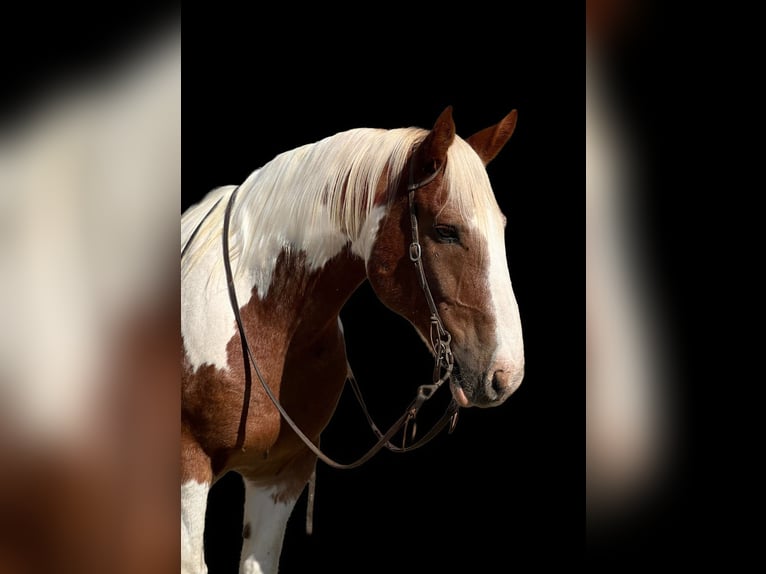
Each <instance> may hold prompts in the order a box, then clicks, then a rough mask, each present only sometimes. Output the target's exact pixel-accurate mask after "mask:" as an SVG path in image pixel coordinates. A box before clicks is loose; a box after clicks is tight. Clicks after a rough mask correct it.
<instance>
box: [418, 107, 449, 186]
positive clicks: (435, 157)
mask: <svg viewBox="0 0 766 574" xmlns="http://www.w3.org/2000/svg"><path fill="white" fill-rule="evenodd" d="M454 140H455V121H454V120H453V119H452V106H447V107H446V108H445V109H444V111H443V112H442V113H441V114H439V117H438V118H437V119H436V122H434V126H433V128H431V131H430V132H428V135H427V136H426V137H425V139H424V140H423V141H422V142H421V143H420V145H419V146H418V149H417V150H416V151H415V156H414V157H415V166H414V167H415V174H414V175H415V181H418V180H420V179H422V178H424V177H428V176H430V175H433V174H434V173H436V172H437V171H438V170H439V169H441V167H442V165H443V164H444V162H445V161H446V159H447V150H449V146H451V145H452V142H453V141H454Z"/></svg>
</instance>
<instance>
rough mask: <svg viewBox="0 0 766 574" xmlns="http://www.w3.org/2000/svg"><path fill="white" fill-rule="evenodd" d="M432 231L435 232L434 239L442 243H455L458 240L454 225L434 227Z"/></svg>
mask: <svg viewBox="0 0 766 574" xmlns="http://www.w3.org/2000/svg"><path fill="white" fill-rule="evenodd" d="M434 231H435V232H436V238H437V239H438V240H439V241H440V242H442V243H457V242H458V241H459V240H460V238H459V236H458V232H457V228H456V227H455V226H454V225H445V224H439V225H434Z"/></svg>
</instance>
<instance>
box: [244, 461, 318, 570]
mask: <svg viewBox="0 0 766 574" xmlns="http://www.w3.org/2000/svg"><path fill="white" fill-rule="evenodd" d="M302 458H303V457H302ZM314 464H315V463H314V457H313V455H310V454H308V453H307V455H306V457H305V461H301V464H298V465H297V467H298V468H296V469H294V471H293V472H291V470H293V469H290V470H287V469H286V471H285V473H284V474H286V475H288V476H287V477H286V478H287V479H288V481H289V482H288V483H286V484H279V485H276V486H261V485H256V484H253V483H252V482H250V481H249V480H248V479H247V478H244V483H245V512H244V524H243V528H242V556H241V560H240V568H239V571H240V573H241V574H276V573H277V571H278V570H279V557H280V554H281V553H282V542H283V540H284V537H285V530H286V529H287V520H288V519H289V518H290V514H291V513H292V511H293V508H294V506H295V502H296V501H297V500H298V497H299V496H300V494H301V492H302V491H303V488H304V487H305V485H306V483H307V482H308V480H309V477H310V474H311V472H312V470H313V466H314ZM293 466H295V465H293ZM307 468H308V472H307V470H306V469H307Z"/></svg>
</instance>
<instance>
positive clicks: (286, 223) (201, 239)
mask: <svg viewBox="0 0 766 574" xmlns="http://www.w3.org/2000/svg"><path fill="white" fill-rule="evenodd" d="M427 134H428V132H427V131H426V130H423V129H419V128H400V129H393V130H384V129H371V128H358V129H352V130H349V131H345V132H340V133H338V134H335V135H333V136H330V137H328V138H325V139H323V140H320V141H318V142H316V143H313V144H308V145H304V146H301V147H298V148H295V149H293V150H290V151H287V152H284V153H282V154H280V155H278V156H276V157H275V158H274V159H273V160H272V161H270V162H269V163H267V164H266V165H264V166H263V167H262V168H260V169H258V170H256V171H254V172H253V173H252V174H250V176H249V177H248V178H247V179H246V180H245V182H244V183H242V185H241V186H240V189H239V191H238V192H237V198H236V202H235V204H234V207H233V211H232V218H231V227H230V245H229V247H230V259H231V262H232V268H233V269H234V273H235V276H236V277H237V278H238V279H239V280H242V281H248V280H249V282H251V285H253V284H254V285H255V286H256V287H257V289H258V292H259V295H260V296H261V297H265V295H266V293H267V292H268V287H269V285H270V283H271V275H272V273H273V270H274V267H275V265H276V260H277V257H278V256H279V254H280V253H281V252H282V251H283V250H286V251H288V252H293V253H298V252H302V253H304V254H305V255H306V264H307V265H308V266H309V268H311V269H317V268H321V267H322V266H323V265H324V264H325V262H326V261H327V260H329V259H330V258H331V257H333V256H334V255H335V254H337V253H338V252H339V251H340V250H341V249H342V248H343V246H344V245H346V244H347V243H350V244H351V249H352V251H353V252H354V253H356V254H357V255H359V256H360V257H362V258H364V259H366V258H367V257H368V256H369V251H370V249H371V247H372V243H373V241H374V239H375V234H376V232H377V224H378V221H379V219H380V216H382V214H383V213H384V212H385V206H384V208H383V209H379V212H378V213H377V216H376V217H370V215H371V214H372V212H373V208H374V207H375V205H374V200H375V195H376V191H377V188H378V186H379V184H380V182H381V179H382V178H386V179H387V180H388V192H387V193H388V195H387V198H388V199H389V200H390V199H392V192H393V191H394V190H396V189H397V188H398V187H399V183H400V178H401V177H402V172H403V171H404V169H405V167H406V163H407V159H408V158H409V156H410V153H411V151H412V149H413V148H414V147H415V146H416V145H417V144H418V143H419V142H420V141H422V140H423V138H424V137H425V136H426V135H427ZM234 189H235V186H228V187H223V188H218V189H216V190H213V191H211V192H210V193H209V194H208V195H207V196H206V197H205V199H203V201H202V202H201V203H199V204H197V205H196V206H194V207H192V208H190V209H189V210H188V211H187V212H186V213H184V215H183V217H182V227H181V238H182V245H184V244H185V243H186V242H187V241H188V238H189V236H190V235H191V233H192V232H193V230H194V229H195V228H196V227H197V225H198V223H199V222H200V221H201V220H202V219H203V217H205V215H206V214H207V213H208V212H209V211H210V209H211V208H212V206H213V205H214V204H215V202H216V201H218V200H219V198H223V199H222V200H221V201H220V202H219V204H218V205H217V206H216V207H215V209H214V210H213V211H212V212H210V214H209V215H207V217H206V219H205V220H204V222H203V223H202V225H201V226H200V228H199V230H198V232H197V235H196V237H195V238H194V240H193V245H191V246H190V249H189V252H190V253H189V255H188V256H187V257H185V258H184V260H183V261H182V263H181V264H182V277H185V276H186V274H187V273H189V271H190V270H191V269H193V268H194V267H195V266H196V264H197V263H198V262H199V261H200V260H201V258H202V257H203V256H204V255H205V254H206V253H209V251H210V250H211V249H212V250H217V253H220V250H221V230H222V227H223V219H224V212H225V207H226V202H227V201H228V198H229V196H230V194H231V193H232V192H233V190H234ZM444 194H445V198H444V199H445V203H446V202H447V201H450V202H455V205H456V207H457V209H458V210H459V212H460V213H461V214H462V215H463V216H464V218H465V219H467V220H469V221H472V222H473V223H474V224H475V225H478V226H479V227H480V228H483V229H486V228H487V226H488V225H492V223H494V222H497V221H499V220H500V219H501V218H500V216H499V214H500V211H499V209H498V207H497V203H496V201H495V198H494V195H493V193H492V189H491V186H490V183H489V178H488V176H487V173H486V170H485V169H484V165H483V164H482V162H481V160H480V159H479V157H478V156H477V155H476V154H475V153H474V152H473V150H472V148H471V147H470V145H469V144H468V143H466V142H465V141H463V140H462V139H460V138H458V137H456V138H455V141H454V143H453V145H452V146H451V147H450V150H449V154H448V159H447V166H446V170H445V185H444ZM493 214H497V217H492V215H493ZM492 220H494V221H492ZM217 262H218V264H217V265H216V266H215V268H214V269H210V270H209V271H210V273H211V275H213V274H215V273H220V272H222V269H223V263H222V257H220V255H219V256H218V257H217ZM246 275H249V276H248V277H245V276H246Z"/></svg>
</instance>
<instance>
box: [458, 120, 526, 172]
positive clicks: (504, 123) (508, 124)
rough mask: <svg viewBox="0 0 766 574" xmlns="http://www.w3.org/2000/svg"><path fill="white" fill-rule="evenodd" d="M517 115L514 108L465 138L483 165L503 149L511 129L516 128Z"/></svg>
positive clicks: (511, 131) (511, 132) (511, 133)
mask: <svg viewBox="0 0 766 574" xmlns="http://www.w3.org/2000/svg"><path fill="white" fill-rule="evenodd" d="M517 116H518V113H517V112H516V110H513V111H512V112H511V113H510V114H508V115H507V116H505V117H504V118H503V119H502V120H500V122H499V123H497V124H495V125H494V126H491V127H488V128H486V129H483V130H481V131H480V132H476V133H475V134H473V135H472V136H471V137H469V138H468V139H467V140H466V141H467V142H468V143H469V144H471V147H472V148H473V149H474V150H475V151H476V153H477V154H478V155H479V157H480V158H481V161H483V162H484V165H487V164H488V163H489V162H491V161H492V160H493V159H494V158H495V156H496V155H497V154H498V153H499V152H500V150H501V149H503V146H504V145H505V144H506V142H507V141H508V140H509V139H511V136H512V135H513V130H515V129H516V118H517Z"/></svg>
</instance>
